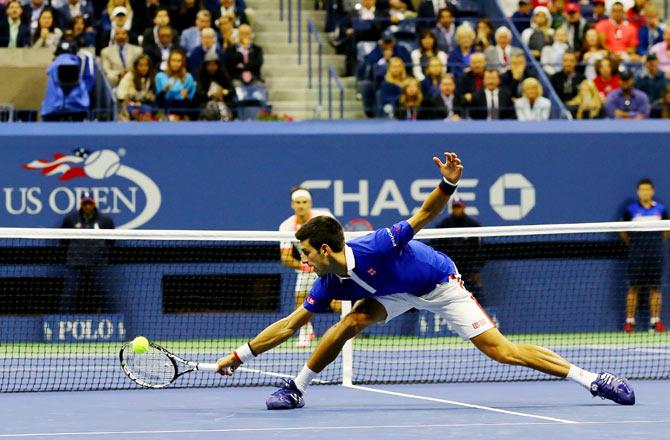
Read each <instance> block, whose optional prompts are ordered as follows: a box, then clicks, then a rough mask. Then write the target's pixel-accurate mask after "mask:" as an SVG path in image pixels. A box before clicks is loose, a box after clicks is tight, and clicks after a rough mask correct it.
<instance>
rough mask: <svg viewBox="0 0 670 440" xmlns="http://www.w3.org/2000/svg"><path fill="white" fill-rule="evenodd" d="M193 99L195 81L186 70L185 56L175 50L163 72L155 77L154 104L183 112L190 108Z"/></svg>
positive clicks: (171, 53)
mask: <svg viewBox="0 0 670 440" xmlns="http://www.w3.org/2000/svg"><path fill="white" fill-rule="evenodd" d="M194 97H195V81H194V80H193V76H192V75H191V74H190V73H188V71H187V70H186V54H184V52H183V51H182V50H180V49H175V50H173V51H171V52H170V56H169V58H168V62H167V66H166V68H165V72H159V73H158V74H157V75H156V102H157V104H158V105H160V106H163V107H166V108H170V107H172V108H175V109H182V110H183V109H187V108H190V107H191V106H192V101H193V98H194ZM174 113H179V111H177V112H174Z"/></svg>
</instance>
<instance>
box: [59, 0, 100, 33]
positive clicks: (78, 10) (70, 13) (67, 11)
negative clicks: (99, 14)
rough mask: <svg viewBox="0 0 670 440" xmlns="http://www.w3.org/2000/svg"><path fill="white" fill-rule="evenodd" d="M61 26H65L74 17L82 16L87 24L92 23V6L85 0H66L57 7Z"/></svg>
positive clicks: (70, 22) (68, 25) (68, 24)
mask: <svg viewBox="0 0 670 440" xmlns="http://www.w3.org/2000/svg"><path fill="white" fill-rule="evenodd" d="M58 16H59V18H60V21H61V27H64V28H67V27H70V25H71V24H72V20H73V19H74V18H75V17H79V16H82V17H84V21H85V22H86V24H87V25H88V26H92V25H93V6H92V5H91V4H89V3H88V1H87V0H68V1H67V4H65V5H63V6H62V7H61V8H60V9H58Z"/></svg>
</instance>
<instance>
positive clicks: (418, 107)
mask: <svg viewBox="0 0 670 440" xmlns="http://www.w3.org/2000/svg"><path fill="white" fill-rule="evenodd" d="M436 107H437V106H436V103H435V101H434V100H433V99H432V98H431V97H429V96H424V95H423V93H421V85H420V84H419V81H418V80H417V79H416V78H413V77H409V78H407V80H406V81H405V84H403V86H402V92H401V93H400V97H399V98H398V103H397V105H396V106H395V113H394V116H395V118H396V119H398V120H400V121H417V120H426V119H435V113H436V112H435V110H436Z"/></svg>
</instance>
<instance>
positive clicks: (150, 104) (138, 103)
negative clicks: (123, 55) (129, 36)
mask: <svg viewBox="0 0 670 440" xmlns="http://www.w3.org/2000/svg"><path fill="white" fill-rule="evenodd" d="M155 76H156V74H155V72H154V68H153V65H152V63H151V58H149V56H148V55H140V56H139V57H138V58H137V59H136V60H135V62H134V63H133V68H132V70H131V71H129V72H128V73H126V74H125V75H124V76H123V78H122V79H121V82H120V83H119V86H118V87H117V88H116V98H117V99H118V100H119V103H120V108H121V115H122V117H123V119H126V120H127V119H130V118H131V117H132V110H133V109H138V110H139V111H140V112H141V113H146V112H147V111H152V110H153V109H154V108H155V106H156V94H155V92H154V89H155V88H156V84H155Z"/></svg>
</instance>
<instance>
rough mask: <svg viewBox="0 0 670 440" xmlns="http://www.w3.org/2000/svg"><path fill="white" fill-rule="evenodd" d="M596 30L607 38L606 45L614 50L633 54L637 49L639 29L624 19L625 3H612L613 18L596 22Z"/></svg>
mask: <svg viewBox="0 0 670 440" xmlns="http://www.w3.org/2000/svg"><path fill="white" fill-rule="evenodd" d="M596 31H597V32H598V33H599V34H601V35H602V36H603V37H604V38H605V47H607V48H608V49H609V50H610V51H612V52H619V53H621V52H623V53H627V54H632V53H634V52H635V50H636V49H637V44H638V40H637V29H636V28H635V26H633V25H632V24H630V23H629V22H627V21H625V20H624V11H623V5H622V4H621V3H620V2H616V3H614V5H612V13H611V18H610V19H609V20H601V21H599V22H598V23H597V24H596Z"/></svg>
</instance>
